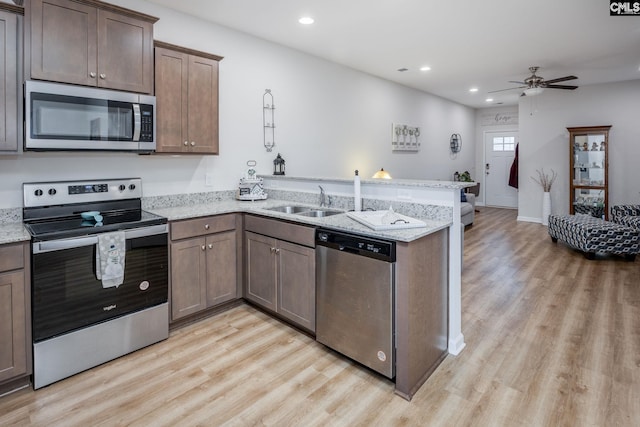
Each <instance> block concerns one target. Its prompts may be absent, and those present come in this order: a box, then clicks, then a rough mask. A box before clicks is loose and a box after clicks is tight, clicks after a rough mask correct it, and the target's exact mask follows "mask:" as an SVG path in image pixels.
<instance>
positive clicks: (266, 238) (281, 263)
mask: <svg viewBox="0 0 640 427" xmlns="http://www.w3.org/2000/svg"><path fill="white" fill-rule="evenodd" d="M245 229H246V230H252V231H245V251H246V252H245V256H246V260H245V262H246V285H245V286H246V287H245V298H246V299H247V300H249V301H251V302H253V303H254V304H257V305H259V306H261V307H263V308H265V309H267V310H270V311H272V312H274V313H277V314H278V315H280V316H281V317H283V318H285V319H287V320H289V321H290V322H292V323H294V324H296V325H297V326H299V327H301V328H303V329H306V330H308V331H311V332H315V327H316V321H315V319H316V311H315V292H316V287H315V271H316V258H315V249H314V248H313V245H314V241H313V233H314V231H313V230H314V229H313V228H310V227H303V226H300V225H295V224H288V223H284V222H280V221H275V220H271V219H266V218H260V217H253V216H248V217H247V219H246V224H245ZM258 232H264V233H269V232H270V233H273V234H275V235H277V236H278V237H280V236H288V237H289V238H291V239H292V240H302V241H303V242H304V243H305V244H306V245H303V244H298V243H293V242H289V241H285V240H282V239H281V238H276V237H272V236H270V235H264V234H259V233H258ZM300 237H302V238H300ZM299 238H300V239H299Z"/></svg>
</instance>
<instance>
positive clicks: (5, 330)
mask: <svg viewBox="0 0 640 427" xmlns="http://www.w3.org/2000/svg"><path fill="white" fill-rule="evenodd" d="M28 263H29V245H28V244H24V243H16V244H7V245H2V246H0V394H1V393H2V392H4V391H9V390H11V389H12V387H11V386H10V385H9V383H12V382H14V381H15V380H16V379H19V378H25V383H28V375H30V374H31V337H30V335H31V332H30V331H31V328H30V324H31V321H30V319H31V312H30V298H29V295H30V292H29V291H30V281H29V265H28ZM7 387H8V388H7Z"/></svg>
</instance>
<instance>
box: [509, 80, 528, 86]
mask: <svg viewBox="0 0 640 427" xmlns="http://www.w3.org/2000/svg"><path fill="white" fill-rule="evenodd" d="M509 83H515V84H519V85H526V83H525V82H517V81H515V80H509Z"/></svg>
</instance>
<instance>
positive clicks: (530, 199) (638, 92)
mask: <svg viewBox="0 0 640 427" xmlns="http://www.w3.org/2000/svg"><path fill="white" fill-rule="evenodd" d="M519 111H520V118H519V121H520V125H519V126H520V153H519V157H520V171H519V175H520V182H519V184H520V194H519V195H520V197H519V203H518V219H520V220H524V221H540V218H541V215H542V212H541V210H542V189H541V188H540V186H539V185H538V184H536V183H535V182H533V180H532V179H531V177H532V176H536V177H537V174H536V169H540V168H544V169H545V171H550V170H551V169H553V170H555V171H557V172H558V179H557V181H556V183H555V184H554V185H553V188H552V189H551V213H555V214H566V213H568V212H569V153H570V150H569V146H568V144H569V142H568V141H569V132H568V131H567V129H566V128H567V127H573V126H600V125H612V127H611V130H610V132H609V206H613V205H616V204H623V203H634V204H639V203H640V193H639V190H640V188H639V187H638V183H640V167H638V164H639V163H640V127H639V126H638V122H639V121H640V80H632V81H627V82H619V83H608V84H599V85H591V86H581V87H580V88H578V89H576V90H575V91H563V90H546V91H545V92H544V93H543V94H542V95H539V96H536V97H530V98H527V97H523V98H522V99H521V100H520V105H519Z"/></svg>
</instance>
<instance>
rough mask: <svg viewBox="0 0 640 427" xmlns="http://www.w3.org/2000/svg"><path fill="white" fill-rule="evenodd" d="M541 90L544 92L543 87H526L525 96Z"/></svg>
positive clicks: (538, 92)
mask: <svg viewBox="0 0 640 427" xmlns="http://www.w3.org/2000/svg"><path fill="white" fill-rule="evenodd" d="M542 92H544V88H543V87H528V88H526V89H525V90H524V94H525V95H526V96H535V95H540V94H541V93H542Z"/></svg>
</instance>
